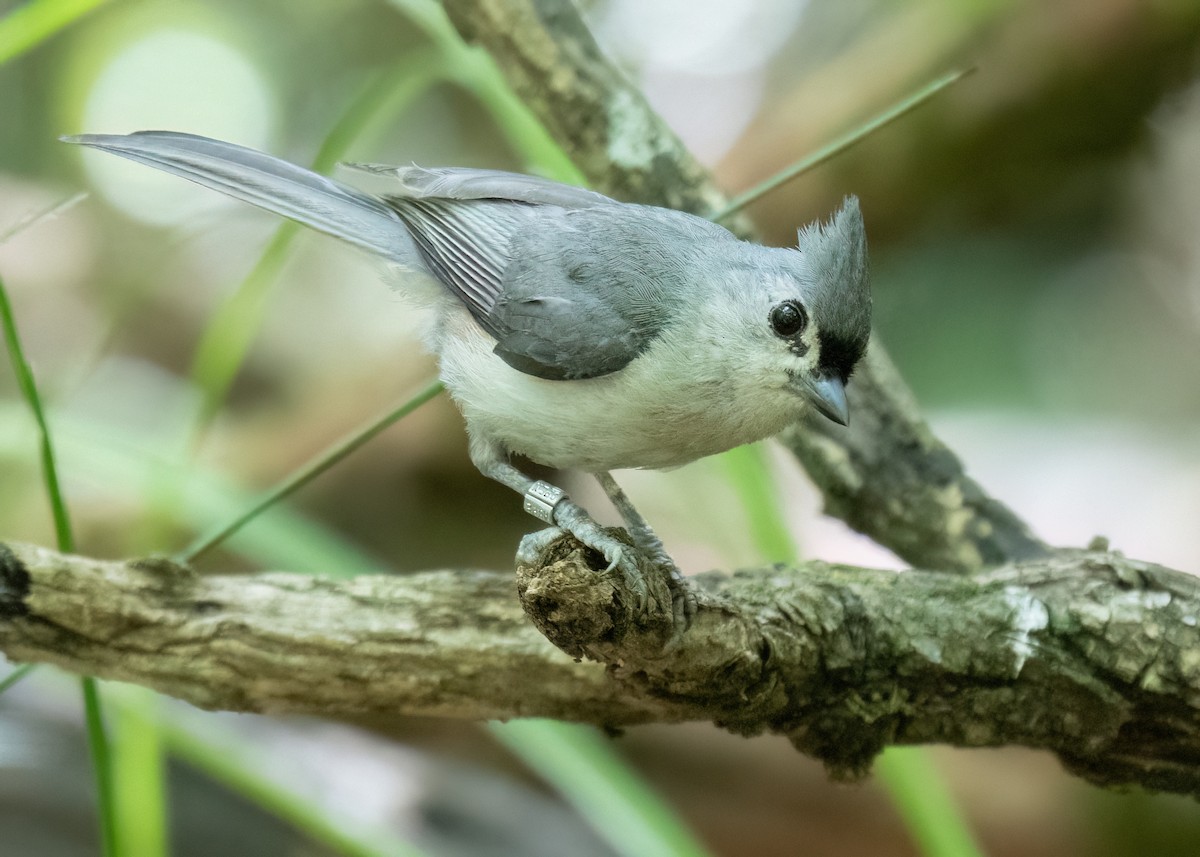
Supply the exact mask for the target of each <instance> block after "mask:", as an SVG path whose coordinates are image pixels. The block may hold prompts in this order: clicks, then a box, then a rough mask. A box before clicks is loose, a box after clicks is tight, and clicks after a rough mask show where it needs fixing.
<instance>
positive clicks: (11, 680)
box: [0, 664, 38, 694]
mask: <svg viewBox="0 0 1200 857" xmlns="http://www.w3.org/2000/svg"><path fill="white" fill-rule="evenodd" d="M37 666H38V665H37V664H21V665H20V666H19V667H17V668H16V669H14V670H13V671H12V672H10V673H9V674H8V675H6V676H5V677H4V680H3V681H0V694H3V693H4V692H5V691H6V690H8V689H9V688H10V687H13V686H15V685H16V684H17V683H18V682H20V681H21V679H23V678H25V677H26V676H27V675H29V674H30V673H31V672H33V671H34V670H35V669H37Z"/></svg>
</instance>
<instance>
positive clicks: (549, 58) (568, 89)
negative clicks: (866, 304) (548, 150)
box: [443, 0, 1047, 571]
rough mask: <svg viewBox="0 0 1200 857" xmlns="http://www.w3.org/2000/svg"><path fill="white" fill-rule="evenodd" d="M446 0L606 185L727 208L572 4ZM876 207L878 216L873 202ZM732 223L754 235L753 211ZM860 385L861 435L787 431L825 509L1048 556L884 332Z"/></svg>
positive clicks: (587, 170)
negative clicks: (895, 355)
mask: <svg viewBox="0 0 1200 857" xmlns="http://www.w3.org/2000/svg"><path fill="white" fill-rule="evenodd" d="M443 5H444V6H445V8H446V12H447V13H448V14H449V16H450V18H451V20H452V21H453V22H454V24H455V26H456V27H457V28H458V30H459V32H460V33H461V34H462V36H463V38H465V39H467V40H469V41H474V42H477V43H478V44H480V45H482V46H483V47H484V48H486V49H487V51H488V52H489V53H490V54H491V55H492V57H493V59H495V61H496V63H497V64H498V65H499V67H500V69H501V71H502V72H503V73H504V74H505V76H506V77H507V78H508V82H509V84H510V85H511V86H512V87H513V89H514V90H515V91H516V93H517V94H518V95H519V96H520V97H521V99H522V100H523V101H524V102H525V103H526V104H527V105H528V106H529V107H530V109H532V110H533V112H534V113H535V114H537V116H538V118H539V119H541V121H542V122H543V123H544V124H545V126H546V128H547V129H549V131H550V133H551V134H552V135H553V136H554V138H555V139H556V140H558V142H559V144H560V145H562V146H563V148H564V149H565V150H566V151H567V153H568V154H569V155H570V156H571V158H572V159H573V160H574V161H575V163H576V164H577V165H578V166H579V167H580V169H581V170H582V171H583V173H584V174H585V175H586V176H587V177H588V179H589V180H590V181H591V182H592V183H593V184H594V185H595V186H596V187H597V188H598V189H599V190H602V191H604V192H606V193H609V194H612V195H613V196H617V197H619V198H623V199H628V200H632V201H637V202H643V203H650V204H654V205H663V206H667V207H670V208H677V209H680V210H682V211H690V212H692V213H694V214H699V215H709V214H711V213H712V212H715V211H719V210H721V209H722V208H724V206H725V204H726V202H727V200H726V198H725V196H724V194H723V193H722V192H721V190H720V189H719V188H718V187H717V186H716V185H715V184H714V183H713V180H712V177H711V176H710V175H709V174H708V173H707V172H706V171H705V170H704V168H703V167H702V166H701V165H700V164H699V163H697V162H696V160H695V158H693V157H692V155H691V153H690V152H688V151H687V149H686V148H685V147H684V146H683V144H682V143H681V142H680V141H679V139H678V138H677V137H676V136H675V135H674V134H673V133H672V132H671V130H670V129H669V128H667V127H666V125H665V124H663V121H662V119H660V118H659V116H658V115H657V114H656V113H655V112H654V110H653V109H651V107H650V106H649V104H648V103H647V102H646V99H645V98H644V97H643V96H642V94H641V92H640V91H639V90H638V89H637V88H636V87H635V86H633V85H632V84H631V83H630V82H629V81H628V80H627V79H626V78H625V77H624V75H622V74H621V72H620V71H619V70H618V69H617V68H616V67H614V66H613V64H612V63H611V62H610V61H609V60H608V59H607V58H606V57H605V56H604V54H603V53H602V52H601V51H600V49H599V47H598V46H597V45H596V42H595V40H594V39H593V38H592V35H591V33H590V32H588V29H587V26H586V25H585V24H584V23H583V21H582V20H581V19H580V17H579V14H578V12H577V11H576V10H575V8H574V6H572V5H571V4H570V3H564V2H561V0H444V3H443ZM866 208H867V211H868V215H869V210H870V205H869V201H868V204H867V206H866ZM731 226H732V228H733V229H734V231H735V232H738V233H739V234H741V235H743V236H744V237H750V233H751V230H750V229H749V227H748V225H747V223H746V222H745V221H744V220H738V221H736V222H734V223H732V224H731ZM848 392H849V396H850V410H851V413H852V414H853V421H852V427H851V428H850V429H849V430H846V429H844V428H842V427H840V426H836V425H834V424H833V423H831V422H829V421H828V420H813V421H812V422H806V423H805V424H803V425H802V426H799V427H797V428H796V429H795V430H793V431H789V432H787V433H785V434H784V435H783V437H782V438H781V439H782V440H783V442H784V443H785V444H786V445H787V446H788V448H789V449H791V450H792V452H793V453H794V454H795V455H796V456H797V457H798V458H799V459H800V461H801V462H802V463H803V464H804V466H805V468H806V469H807V470H808V473H809V475H810V476H811V477H812V478H813V480H814V481H815V482H816V483H817V485H818V487H819V488H820V489H821V491H822V493H823V494H824V496H825V502H826V511H827V512H829V513H830V514H832V515H835V516H837V517H839V518H842V519H843V520H844V521H846V523H848V524H849V525H850V526H852V527H854V528H855V529H857V530H859V531H860V532H863V533H865V534H867V535H868V536H870V537H871V538H873V539H875V540H876V541H877V542H879V543H880V544H883V545H886V546H887V547H889V548H891V549H892V550H893V551H894V552H895V553H896V554H897V555H898V556H900V557H902V558H903V559H905V560H907V561H908V562H910V563H912V564H913V565H915V566H923V567H926V568H937V569H944V570H954V571H973V570H976V569H978V568H982V567H984V566H987V565H994V564H996V563H999V562H1004V561H1007V560H1014V559H1024V558H1030V557H1035V556H1044V555H1045V554H1046V551H1047V548H1046V546H1045V545H1044V544H1042V543H1041V542H1040V541H1038V540H1037V539H1036V538H1034V537H1033V536H1032V535H1031V534H1030V532H1029V530H1028V528H1027V527H1026V526H1025V524H1024V523H1023V522H1022V521H1021V520H1020V519H1019V518H1017V517H1016V516H1015V515H1013V513H1012V512H1010V511H1009V510H1008V509H1007V508H1006V507H1005V506H1004V505H1003V504H1002V503H1000V502H998V501H997V500H995V499H992V498H991V497H989V496H988V495H987V494H986V493H985V492H984V491H983V489H982V488H980V487H979V485H978V484H976V483H975V482H974V481H973V480H972V479H970V478H969V477H968V476H967V475H966V473H965V472H964V470H963V467H962V464H961V463H960V462H959V460H958V458H957V457H956V456H955V455H954V453H953V452H951V451H950V450H949V449H948V448H947V447H946V446H945V445H944V444H942V443H941V442H940V441H939V440H938V439H937V438H936V437H935V436H934V435H933V432H932V431H931V430H930V429H929V426H928V425H927V424H926V423H925V421H924V420H923V419H922V418H921V416H920V414H919V412H918V411H917V408H916V405H915V402H914V401H913V397H912V393H911V392H910V391H909V389H908V387H907V386H906V385H905V384H904V381H903V380H902V379H901V378H900V376H899V373H897V371H896V369H895V366H894V365H893V364H892V362H891V359H890V358H889V357H888V355H887V352H886V351H885V350H884V349H883V347H882V345H881V344H880V343H879V340H878V337H873V338H872V344H871V347H870V350H869V352H868V357H867V359H866V360H865V361H864V363H863V365H862V366H860V367H859V369H858V371H857V373H856V374H855V377H854V381H853V383H851V384H850V386H849V388H848Z"/></svg>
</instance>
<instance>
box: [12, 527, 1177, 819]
mask: <svg viewBox="0 0 1200 857" xmlns="http://www.w3.org/2000/svg"><path fill="white" fill-rule="evenodd" d="M552 551H553V555H552V556H550V557H548V558H547V561H546V562H545V563H542V564H540V565H539V566H537V567H530V568H522V569H520V570H519V575H518V589H519V591H520V593H521V597H522V601H523V603H524V605H525V608H526V610H527V611H528V612H529V614H530V616H531V617H532V618H533V619H534V622H535V624H537V626H538V627H539V628H541V629H542V630H543V631H544V632H545V633H547V634H548V635H549V636H550V638H551V639H552V640H553V641H554V642H555V643H556V644H558V645H559V646H561V647H562V648H563V649H564V650H566V651H568V652H571V653H572V654H575V655H576V656H580V657H582V656H586V657H589V658H595V659H598V660H600V661H601V662H602V663H606V664H612V665H613V666H611V667H609V668H608V669H607V670H606V669H605V667H603V666H601V665H599V664H595V663H578V662H575V661H573V660H572V659H571V658H570V657H567V656H566V655H564V654H563V653H562V652H560V651H557V650H556V649H555V648H553V647H552V646H551V645H550V644H549V643H547V642H546V640H545V639H543V638H542V637H541V636H540V635H539V634H538V633H537V631H536V630H535V629H534V627H533V626H531V625H530V624H529V622H528V620H527V619H526V618H525V617H524V616H523V615H522V613H521V609H520V606H519V605H518V603H517V600H516V599H515V598H513V584H512V578H511V577H510V576H509V575H508V574H500V573H496V572H486V571H435V572H427V573H424V574H418V575H412V576H407V577H387V576H365V577H358V578H355V579H353V580H346V581H332V580H325V579H318V578H312V577H307V576H302V575H297V574H286V573H264V574H257V575H250V576H212V577H202V576H199V575H197V574H195V573H194V572H192V571H190V570H188V569H186V568H184V567H182V566H178V565H175V564H173V563H170V562H167V561H165V560H149V561H140V562H103V561H97V560H91V559H84V558H80V557H75V556H66V555H62V554H58V553H55V552H53V551H49V550H45V549H42V548H37V547H32V546H27V545H19V544H11V545H8V546H7V547H6V546H3V545H0V650H2V651H3V652H4V653H5V654H6V655H7V656H8V657H9V658H11V659H13V660H18V661H33V662H46V663H53V664H56V665H58V666H60V667H62V668H64V669H67V670H71V671H74V672H81V673H89V674H93V675H97V676H99V677H102V678H109V679H118V680H121V681H130V682H136V683H138V684H142V685H145V686H147V687H151V688H154V689H155V690H159V691H161V692H163V693H168V694H171V695H173V696H177V697H180V698H182V699H186V700H188V701H190V702H192V703H194V704H196V705H199V706H202V707H205V708H219V709H228V710H235V711H257V712H268V713H302V714H318V715H325V716H338V715H348V714H362V713H385V712H386V713H408V714H422V715H435V716H439V717H458V718H471V719H478V718H508V717H526V716H547V717H556V718H560V719H566V720H573V721H579V722H587V723H594V724H597V725H602V726H609V727H614V726H624V725H630V724H636V723H646V722H678V721H682V720H711V721H713V722H715V723H717V724H719V725H721V726H723V727H725V728H727V729H730V730H732V731H735V732H738V733H743V734H756V733H759V732H763V731H770V732H777V733H782V734H785V735H788V736H789V737H790V738H791V740H792V742H793V743H794V744H795V745H796V747H797V748H798V749H800V750H802V751H804V752H805V753H808V754H811V755H813V756H815V757H817V758H819V759H821V760H822V761H824V762H825V763H826V765H828V766H829V768H830V769H831V771H832V772H833V773H834V774H836V775H839V776H857V775H859V774H861V773H863V772H864V771H865V769H866V767H867V765H869V763H870V760H871V758H872V757H873V756H874V754H875V753H876V752H878V751H879V750H880V749H882V748H883V747H884V746H886V745H889V744H919V743H933V742H937V743H947V744H953V745H957V746H960V747H990V746H998V745H1002V744H1019V745H1024V746H1028V747H1037V748H1044V749H1047V750H1050V751H1052V752H1054V753H1056V754H1057V755H1058V756H1059V758H1060V759H1062V760H1063V762H1064V763H1065V764H1066V765H1067V766H1068V767H1069V768H1070V769H1071V770H1073V771H1074V772H1075V773H1077V774H1079V775H1080V776H1083V777H1085V778H1087V779H1089V780H1091V781H1092V782H1094V783H1097V784H1101V785H1113V784H1126V783H1136V784H1140V785H1143V786H1146V787H1149V788H1154V789H1163V790H1167V791H1174V792H1182V793H1187V794H1192V795H1198V794H1200V655H1198V653H1200V628H1198V627H1197V617H1198V616H1200V581H1197V580H1196V579H1195V578H1194V577H1191V576H1190V575H1186V574H1182V573H1180V572H1176V571H1172V570H1170V569H1166V568H1162V567H1160V566H1154V565H1149V564H1146V563H1139V562H1135V561H1131V560H1127V559H1124V558H1123V557H1120V556H1118V555H1114V554H1108V553H1086V552H1059V553H1057V554H1055V555H1054V556H1053V557H1050V558H1045V559H1039V560H1033V561H1028V562H1025V563H1022V564H1018V565H1009V566H1004V567H1001V568H997V569H994V570H991V571H987V572H981V573H977V574H974V575H970V576H955V575H946V574H941V573H930V572H918V571H913V572H906V573H903V574H896V573H893V572H884V571H877V570H871V569H865V568H850V567H846V566H833V565H827V564H824V563H816V562H813V563H806V564H804V565H802V566H800V567H797V568H784V567H777V568H772V569H765V570H756V571H744V572H739V573H737V574H734V575H733V576H726V575H720V574H708V575H702V576H701V577H700V578H698V580H697V582H698V584H699V589H700V609H699V612H698V614H697V616H696V618H695V621H694V623H693V626H692V628H691V630H690V631H689V632H688V633H687V634H686V635H684V638H683V639H682V641H680V642H679V643H678V645H676V646H675V647H674V648H669V649H668V650H665V651H664V649H663V648H662V644H663V642H664V640H666V639H667V637H668V636H669V628H670V620H669V617H668V616H667V615H666V613H664V612H652V613H651V614H650V616H648V617H642V618H636V619H635V617H634V613H633V612H632V611H631V610H629V609H628V608H627V606H626V605H628V604H631V603H633V601H632V599H630V598H629V597H628V593H626V592H625V591H624V590H623V583H622V581H621V580H620V578H619V577H617V576H614V575H610V574H608V573H607V572H604V571H598V570H595V569H593V568H590V567H589V566H588V565H587V564H586V562H587V560H589V559H592V560H595V558H594V557H587V556H584V555H583V553H582V552H581V551H580V550H579V549H578V547H577V546H575V545H574V544H573V543H570V542H568V541H565V540H564V541H563V542H560V543H558V544H557V545H556V546H554V547H553V548H552ZM463 605H470V614H469V615H464V614H463Z"/></svg>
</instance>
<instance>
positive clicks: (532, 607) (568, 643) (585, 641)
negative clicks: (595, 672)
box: [517, 529, 673, 665]
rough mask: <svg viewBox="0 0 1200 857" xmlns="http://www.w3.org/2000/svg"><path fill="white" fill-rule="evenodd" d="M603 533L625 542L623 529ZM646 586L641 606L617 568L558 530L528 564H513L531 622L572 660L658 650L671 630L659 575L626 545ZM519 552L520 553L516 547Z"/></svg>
mask: <svg viewBox="0 0 1200 857" xmlns="http://www.w3.org/2000/svg"><path fill="white" fill-rule="evenodd" d="M609 532H610V533H611V534H612V535H615V536H616V537H618V538H619V539H621V540H622V541H623V542H626V543H627V544H628V534H627V533H626V532H625V531H624V530H619V529H610V530H609ZM628 550H629V551H630V553H631V555H632V556H634V557H636V558H637V561H638V568H639V569H640V570H641V572H642V575H643V577H644V578H645V580H646V583H647V585H648V587H649V589H650V598H649V601H648V604H647V606H646V610H644V611H641V610H639V609H638V598H637V595H636V594H635V593H634V592H632V591H631V590H630V587H629V582H628V581H626V580H625V579H624V577H623V575H622V573H621V572H620V570H618V569H616V568H614V569H608V568H607V566H608V562H607V561H606V560H605V558H604V557H603V556H602V555H601V554H599V553H598V552H596V551H595V550H592V549H591V548H588V547H587V546H585V545H583V544H580V543H579V542H578V541H576V539H575V538H574V537H572V536H571V535H569V534H566V533H564V534H563V535H562V537H561V538H559V539H557V540H556V541H554V542H551V543H550V544H549V545H548V546H547V547H546V549H545V550H544V551H542V553H541V554H540V556H539V557H538V559H537V561H536V562H535V563H532V564H527V563H524V562H521V561H520V560H519V559H518V562H517V595H518V596H519V597H520V599H521V606H522V607H523V608H524V609H525V613H526V615H527V616H528V617H529V619H530V621H531V622H533V624H534V626H535V627H536V628H537V629H538V630H539V631H541V633H542V634H543V635H544V636H545V637H546V639H548V640H549V641H550V642H551V643H553V644H554V645H555V646H557V647H558V648H560V649H562V650H563V651H564V652H566V653H567V654H568V655H570V656H571V657H573V658H575V659H576V660H581V659H583V658H587V659H589V660H593V661H600V662H601V663H606V664H610V665H611V664H614V663H619V662H620V661H622V660H624V659H625V656H626V655H627V654H628V652H630V651H660V650H662V648H663V647H664V645H666V644H667V641H668V640H670V638H671V636H672V633H673V623H672V619H671V593H670V591H669V589H668V587H667V584H666V581H665V580H664V579H663V576H662V573H661V572H660V571H659V570H658V569H656V568H654V567H653V566H651V565H650V564H649V563H647V562H645V561H643V559H642V557H641V555H640V554H638V553H637V552H636V548H634V547H633V546H632V545H630V547H629V548H628ZM522 554H524V552H523V551H522Z"/></svg>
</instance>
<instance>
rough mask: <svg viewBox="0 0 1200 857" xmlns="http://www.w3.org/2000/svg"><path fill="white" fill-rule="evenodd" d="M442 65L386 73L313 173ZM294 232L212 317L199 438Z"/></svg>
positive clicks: (200, 361)
mask: <svg viewBox="0 0 1200 857" xmlns="http://www.w3.org/2000/svg"><path fill="white" fill-rule="evenodd" d="M442 73H443V67H442V64H441V63H440V62H439V61H438V60H437V59H436V58H435V57H434V56H432V55H430V54H429V53H428V52H425V51H419V52H416V53H414V54H411V55H409V56H407V57H406V58H405V59H404V61H403V62H401V63H399V64H398V65H397V66H396V67H395V69H393V70H392V71H391V72H389V73H387V74H384V75H381V76H379V77H377V78H376V79H375V80H373V81H371V83H370V84H368V85H367V86H366V87H365V88H364V90H363V92H362V94H361V95H359V97H358V98H356V99H355V100H354V101H353V102H352V103H351V104H350V106H349V107H348V108H347V109H346V111H345V113H343V114H342V117H341V119H339V120H338V122H337V123H336V124H335V125H334V127H333V130H331V131H330V132H329V134H328V135H327V136H326V138H325V140H324V142H323V143H322V144H321V149H320V151H319V152H318V153H317V156H316V158H314V159H313V166H312V168H313V170H314V171H316V172H319V173H328V172H330V171H331V170H332V169H333V168H334V167H335V166H336V165H337V163H338V161H340V160H341V159H342V158H344V157H345V156H346V153H347V152H348V151H349V148H350V146H351V145H352V144H353V143H354V141H355V140H357V139H358V138H359V137H360V136H362V135H363V134H364V133H365V132H367V131H368V130H369V129H370V128H371V127H372V126H373V125H374V124H375V123H377V122H380V121H382V119H383V118H384V117H390V116H394V115H396V114H398V113H402V112H403V111H404V109H405V108H406V107H407V106H408V105H409V104H411V103H412V102H413V101H415V100H416V98H417V97H418V96H419V95H420V94H421V93H423V92H424V91H425V90H426V89H428V88H429V86H431V85H432V84H433V83H434V82H435V81H437V80H438V79H439V78H440V77H441V76H442ZM299 233H300V226H299V225H298V224H295V223H291V222H287V223H284V224H283V225H282V226H280V227H279V228H278V229H277V230H276V231H275V235H274V236H273V237H272V238H271V241H270V243H269V244H268V245H267V248H266V249H265V250H264V251H263V254H262V256H260V257H259V260H258V262H257V263H256V264H255V266H254V268H253V269H252V270H251V271H250V273H249V274H248V275H247V276H246V278H245V279H244V280H243V281H242V283H241V284H240V285H239V286H238V288H237V290H236V291H235V292H234V293H233V295H232V296H231V297H230V298H229V299H228V300H227V301H226V302H225V303H224V304H223V305H222V306H221V308H220V309H219V310H217V312H216V313H215V314H214V315H213V318H212V320H211V321H210V322H209V324H208V326H207V328H206V329H205V331H204V335H203V337H202V338H201V340H200V344H199V345H198V346H197V349H196V356H195V358H194V360H193V362H192V371H191V375H192V378H193V380H194V381H195V382H196V385H197V386H198V387H200V389H201V390H202V391H203V393H204V401H203V404H202V405H201V409H200V415H199V419H198V425H197V430H198V432H199V433H201V434H202V433H203V432H204V431H205V430H206V428H207V426H208V424H209V423H210V422H211V421H212V418H213V417H214V416H215V415H216V413H217V411H218V410H220V408H221V405H222V403H223V402H224V400H225V396H226V394H227V393H228V391H229V387H230V385H231V384H232V383H233V379H234V377H235V376H236V375H237V373H238V371H239V370H240V369H241V367H242V364H243V362H245V359H246V353H247V352H248V351H249V349H250V345H251V343H252V341H253V339H254V337H255V335H256V334H257V333H258V330H259V328H261V327H262V321H263V318H264V316H265V315H266V312H267V306H268V296H269V293H270V290H271V287H272V286H273V285H274V284H275V282H276V280H277V279H278V277H279V273H280V271H281V270H282V269H283V266H284V264H285V262H286V261H287V254H288V251H289V250H290V249H291V246H292V243H293V241H295V239H296V236H297V235H298V234H299Z"/></svg>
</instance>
